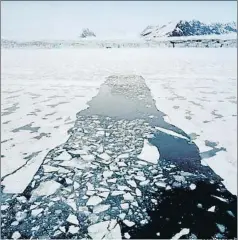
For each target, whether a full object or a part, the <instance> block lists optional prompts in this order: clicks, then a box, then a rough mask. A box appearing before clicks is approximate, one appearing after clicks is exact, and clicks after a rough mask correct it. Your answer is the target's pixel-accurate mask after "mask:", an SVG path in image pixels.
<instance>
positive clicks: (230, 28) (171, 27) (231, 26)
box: [141, 20, 237, 38]
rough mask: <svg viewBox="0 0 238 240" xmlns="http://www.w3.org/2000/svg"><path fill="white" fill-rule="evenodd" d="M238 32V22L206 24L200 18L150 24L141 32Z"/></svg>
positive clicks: (155, 34)
mask: <svg viewBox="0 0 238 240" xmlns="http://www.w3.org/2000/svg"><path fill="white" fill-rule="evenodd" d="M236 32H237V23H235V22H231V23H211V24H205V23H202V22H200V21H198V20H192V21H182V20H180V21H177V22H169V23H168V24H166V25H162V26H161V25H158V26H148V27H147V28H145V29H144V31H143V32H142V33H141V36H142V37H146V38H158V37H179V36H198V35H211V34H212V35H214V34H216V35H221V34H228V33H236Z"/></svg>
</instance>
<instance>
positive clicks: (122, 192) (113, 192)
mask: <svg viewBox="0 0 238 240" xmlns="http://www.w3.org/2000/svg"><path fill="white" fill-rule="evenodd" d="M124 193H125V192H124V191H112V193H111V195H112V196H118V195H122V194H124Z"/></svg>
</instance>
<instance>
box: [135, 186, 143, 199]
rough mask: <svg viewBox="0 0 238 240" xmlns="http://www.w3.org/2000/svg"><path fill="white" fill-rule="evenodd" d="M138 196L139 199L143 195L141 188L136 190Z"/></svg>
mask: <svg viewBox="0 0 238 240" xmlns="http://www.w3.org/2000/svg"><path fill="white" fill-rule="evenodd" d="M136 195H137V196H138V197H141V196H142V193H141V190H140V189H139V188H137V189H136Z"/></svg>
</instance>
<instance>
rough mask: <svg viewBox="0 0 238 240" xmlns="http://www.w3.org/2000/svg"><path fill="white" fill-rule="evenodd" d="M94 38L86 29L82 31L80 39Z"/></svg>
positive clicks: (93, 34)
mask: <svg viewBox="0 0 238 240" xmlns="http://www.w3.org/2000/svg"><path fill="white" fill-rule="evenodd" d="M88 37H90V38H91V37H96V35H95V33H94V32H92V31H90V30H89V29H88V28H85V29H83V31H82V33H81V35H80V38H88Z"/></svg>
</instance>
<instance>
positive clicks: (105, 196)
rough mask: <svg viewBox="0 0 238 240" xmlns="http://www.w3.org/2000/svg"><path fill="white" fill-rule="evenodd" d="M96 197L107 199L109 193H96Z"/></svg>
mask: <svg viewBox="0 0 238 240" xmlns="http://www.w3.org/2000/svg"><path fill="white" fill-rule="evenodd" d="M97 195H98V196H100V197H103V198H107V197H108V195H109V192H102V193H98V194H97ZM104 200H105V199H104Z"/></svg>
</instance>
